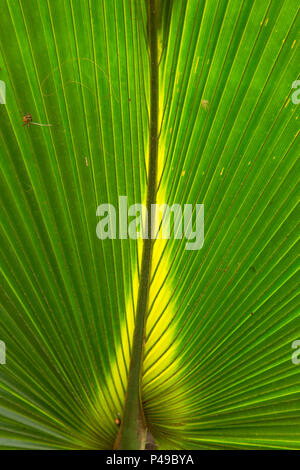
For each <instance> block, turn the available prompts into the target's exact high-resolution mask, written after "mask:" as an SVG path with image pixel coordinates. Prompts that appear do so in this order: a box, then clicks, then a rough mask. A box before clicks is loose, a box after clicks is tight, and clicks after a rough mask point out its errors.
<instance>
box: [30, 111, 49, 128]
mask: <svg viewBox="0 0 300 470" xmlns="http://www.w3.org/2000/svg"><path fill="white" fill-rule="evenodd" d="M30 124H34V125H35V126H47V127H49V126H52V124H41V123H39V122H33V121H32V116H31V114H29V113H28V114H25V116H24V117H23V126H27V127H30Z"/></svg>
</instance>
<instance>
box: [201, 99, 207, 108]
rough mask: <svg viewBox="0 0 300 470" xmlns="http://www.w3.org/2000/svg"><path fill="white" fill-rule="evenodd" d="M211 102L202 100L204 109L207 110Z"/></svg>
mask: <svg viewBox="0 0 300 470" xmlns="http://www.w3.org/2000/svg"><path fill="white" fill-rule="evenodd" d="M208 105H209V102H208V101H207V100H201V106H202V108H203V109H207V108H208Z"/></svg>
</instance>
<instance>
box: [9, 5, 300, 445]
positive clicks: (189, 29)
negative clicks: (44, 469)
mask: <svg viewBox="0 0 300 470" xmlns="http://www.w3.org/2000/svg"><path fill="white" fill-rule="evenodd" d="M156 1H157V0H156ZM153 2H154V0H151V2H148V1H144V0H131V1H130V0H101V1H98V0H85V1H80V0H63V1H62V0H31V1H30V2H29V1H25V0H18V1H13V0H3V1H2V2H1V5H0V13H1V15H0V17H1V23H2V25H4V27H3V28H1V31H0V45H1V50H0V52H1V56H0V68H1V70H0V79H1V80H2V81H3V82H5V84H6V104H5V105H2V104H1V105H0V120H1V150H0V154H1V162H2V165H1V167H2V172H1V195H2V198H3V204H2V209H1V232H0V233H1V281H2V282H1V286H2V287H1V303H2V308H1V316H0V340H1V341H3V342H4V343H5V345H6V364H2V365H0V447H1V448H5V449H8V448H15V449H20V448H28V449H80V448H84V449H107V448H108V449H109V448H112V447H113V445H114V442H115V439H116V436H117V433H118V426H117V425H116V420H117V419H118V416H119V415H120V417H121V419H122V418H123V413H124V404H125V397H126V390H127V384H128V374H129V368H130V359H131V358H132V357H133V358H135V350H134V351H133V334H134V327H135V324H136V322H135V320H136V310H137V303H138V292H139V290H140V291H141V290H142V289H141V287H139V286H140V285H142V284H141V283H140V281H141V262H142V251H143V241H142V240H141V239H137V240H134V239H130V238H128V239H119V237H117V238H116V239H106V240H99V238H97V236H96V226H97V223H98V222H99V217H97V216H96V210H97V207H98V206H99V205H100V204H103V203H110V204H112V205H114V207H116V208H118V207H119V196H127V203H128V206H130V205H132V204H134V203H144V204H145V203H146V199H147V190H148V189H149V179H150V181H151V176H149V175H150V173H151V161H150V169H149V162H148V154H149V147H150V143H151V126H150V120H151V116H152V117H153V96H151V83H152V82H151V76H152V77H153V75H151V74H152V73H153V67H152V65H151V64H152V63H151V60H149V56H150V57H151V37H152V36H151V34H152V33H151V27H150V28H149V11H148V6H149V3H153ZM156 7H157V8H156V14H157V22H158V23H157V25H156V26H157V31H156V34H157V41H158V46H157V47H158V51H157V52H158V59H159V67H158V73H159V77H158V87H157V98H158V99H159V115H158V126H159V129H158V133H159V143H158V166H157V175H156V176H157V184H156V190H157V202H158V203H159V204H163V203H166V204H169V205H172V204H175V203H177V204H180V205H181V206H182V207H183V205H184V204H193V205H194V206H195V204H196V203H197V204H204V207H205V239H204V245H203V247H202V248H201V249H200V250H191V251H190V250H186V242H187V240H186V239H185V238H182V239H176V238H174V236H171V238H170V239H169V240H160V239H158V240H155V241H154V243H153V256H152V270H151V283H150V292H149V302H148V308H147V322H146V334H145V351H144V355H143V365H142V371H141V372H142V378H141V393H142V413H143V414H144V416H145V419H146V424H147V427H148V428H149V429H150V431H151V433H152V434H153V436H154V438H155V440H156V442H157V444H158V446H159V448H162V449H165V448H176V449H227V448H231V449H256V448H264V449H279V448H284V449H299V448H300V432H299V429H300V428H299V424H300V405H299V403H300V401H299V398H300V376H299V370H300V369H299V367H300V366H299V365H296V363H294V362H297V361H294V362H293V361H292V354H293V351H294V349H293V348H292V344H293V343H294V342H295V341H296V340H299V339H300V325H299V288H298V284H299V275H298V271H299V261H298V253H299V236H298V233H299V231H298V225H299V222H298V216H299V204H298V201H299V190H298V189H299V186H298V174H299V159H298V158H297V155H298V154H299V142H298V141H297V134H298V132H299V131H298V129H299V125H298V121H297V118H298V116H297V111H298V107H297V104H295V103H294V102H293V100H292V95H293V93H294V92H295V90H294V89H293V88H292V84H293V83H294V82H295V80H297V78H298V70H297V64H298V63H299V48H298V42H299V38H298V33H299V17H298V2H296V0H276V1H275V0H273V1H272V0H270V1H269V0H263V1H262V0H254V1H253V2H249V1H241V2H240V1H236V0H229V1H228V0H219V1H212V0H206V1H205V0H201V1H196V0H189V1H187V0H173V1H171V0H170V1H164V2H160V1H157V4H156ZM27 113H30V114H32V118H33V121H34V122H38V123H42V124H52V126H51V127H40V126H35V125H32V126H30V127H27V126H24V127H22V125H21V124H22V117H23V116H24V115H26V114H27ZM149 129H150V130H149ZM172 228H174V227H172ZM132 351H133V353H132ZM134 360H135V359H133V361H134ZM136 392H137V393H138V390H137V389H136ZM127 401H128V394H127ZM126 409H127V408H126ZM131 416H132V415H131ZM122 426H123V425H122ZM124 426H126V424H124ZM124 432H126V429H125V431H124Z"/></svg>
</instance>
